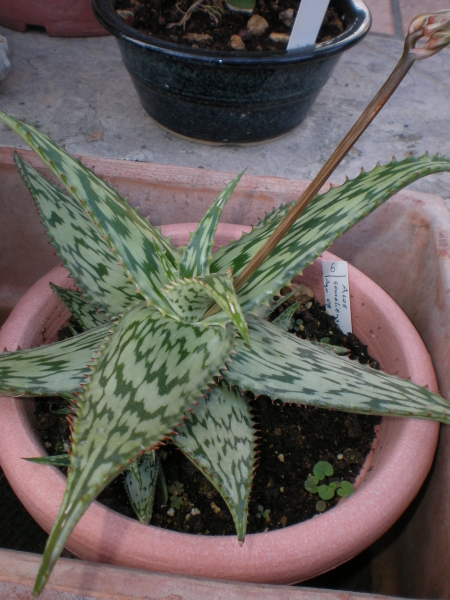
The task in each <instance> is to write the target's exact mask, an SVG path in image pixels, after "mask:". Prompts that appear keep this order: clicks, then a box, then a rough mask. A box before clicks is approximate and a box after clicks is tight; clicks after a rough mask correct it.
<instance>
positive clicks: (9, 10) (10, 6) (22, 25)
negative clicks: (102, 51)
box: [0, 0, 108, 37]
mask: <svg viewBox="0 0 450 600" xmlns="http://www.w3.org/2000/svg"><path fill="white" fill-rule="evenodd" d="M0 25H3V27H8V28H9V29H15V30H16V31H22V32H23V31H26V30H27V29H28V27H29V26H30V25H38V26H40V27H45V29H46V31H47V33H48V35H51V36H56V37H89V36H97V35H108V32H107V31H106V30H105V29H103V27H102V26H101V25H100V24H99V23H98V22H97V20H96V19H95V17H94V13H93V12H92V8H91V0H6V1H4V2H2V3H1V4H0Z"/></svg>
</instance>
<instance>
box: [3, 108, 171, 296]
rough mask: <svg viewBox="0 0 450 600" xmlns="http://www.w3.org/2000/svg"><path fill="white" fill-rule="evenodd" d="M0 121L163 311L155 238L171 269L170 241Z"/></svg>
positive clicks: (33, 139)
mask: <svg viewBox="0 0 450 600" xmlns="http://www.w3.org/2000/svg"><path fill="white" fill-rule="evenodd" d="M0 119H1V120H2V121H3V122H4V123H5V124H6V125H8V126H9V127H11V129H13V130H14V131H15V132H16V133H17V134H18V135H20V137H21V138H22V139H23V140H24V141H25V142H27V144H28V145H29V146H30V148H32V149H33V150H34V151H35V152H36V154H37V155H38V156H39V157H40V158H41V159H42V161H43V162H44V163H45V164H46V165H47V166H48V167H49V168H50V169H51V171H52V172H53V173H54V174H55V175H56V177H57V178H58V180H59V181H60V182H61V183H62V185H63V186H64V187H65V188H66V189H67V191H68V192H69V193H70V194H71V195H72V196H73V197H74V198H75V199H76V200H78V201H80V202H81V203H82V205H83V206H84V207H85V208H86V210H87V212H88V213H89V214H90V216H91V217H92V219H93V220H94V222H95V223H96V225H97V226H98V227H99V228H100V230H101V231H103V232H104V235H105V238H106V240H107V242H108V244H110V246H111V247H112V249H113V252H114V253H115V254H116V256H117V257H118V259H119V260H120V261H121V262H122V263H123V267H124V268H125V269H126V271H127V272H128V274H129V276H130V277H132V278H133V280H134V282H135V284H136V286H137V288H138V290H139V291H140V292H141V293H142V294H143V295H144V296H145V297H146V298H147V299H148V300H149V301H150V302H153V303H154V304H155V305H157V306H160V305H161V304H162V307H163V308H165V307H164V301H163V297H162V293H161V287H162V286H163V285H164V284H165V283H166V282H167V277H166V274H165V272H164V270H163V268H162V267H161V264H160V262H159V260H158V256H157V253H156V251H155V248H154V245H153V241H152V239H153V238H155V237H156V238H158V239H159V241H160V242H161V243H162V244H163V246H164V247H165V249H166V250H167V253H168V255H169V256H172V259H173V264H174V265H175V262H176V260H179V259H180V258H181V257H180V256H179V254H178V251H177V250H175V248H173V246H172V244H171V242H170V241H169V240H168V239H166V238H164V237H163V236H162V234H161V233H160V232H159V231H158V230H157V229H156V228H154V227H153V226H151V225H150V223H149V222H148V221H147V220H146V219H144V217H142V216H141V215H140V214H139V213H138V211H137V210H135V209H133V208H132V207H131V206H130V205H129V204H128V202H126V201H125V200H124V199H123V198H121V197H120V196H119V194H118V193H117V192H116V191H115V190H113V189H111V188H110V187H109V186H108V184H107V183H106V182H104V181H102V180H101V179H99V178H98V177H96V176H95V175H94V173H93V172H92V171H90V170H89V169H87V168H86V167H85V166H84V165H83V164H82V163H81V162H80V161H77V160H75V159H74V158H72V157H71V156H70V154H67V152H66V151H65V150H63V149H62V148H60V147H59V146H58V145H57V144H55V143H54V142H53V141H52V140H51V139H50V137H49V136H48V135H44V134H43V133H41V132H40V131H38V130H37V129H36V128H34V127H33V126H32V125H28V124H27V123H22V122H20V121H17V120H16V119H13V118H12V117H10V116H8V115H6V114H5V113H4V112H2V111H0Z"/></svg>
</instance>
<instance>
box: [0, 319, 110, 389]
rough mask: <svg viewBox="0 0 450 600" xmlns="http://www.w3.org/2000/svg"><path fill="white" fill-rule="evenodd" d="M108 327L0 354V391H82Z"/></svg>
mask: <svg viewBox="0 0 450 600" xmlns="http://www.w3.org/2000/svg"><path fill="white" fill-rule="evenodd" d="M109 329H110V325H103V326H102V327H99V328H97V329H91V330H90V331H87V332H85V333H82V334H80V335H77V336H76V337H73V338H69V339H67V340H63V341H62V342H55V343H54V344H49V345H48V346H39V347H38V348H31V349H30V350H20V351H17V352H4V353H3V354H0V392H1V393H3V394H8V395H10V396H11V395H12V396H22V395H24V394H29V395H35V396H41V395H42V396H54V395H55V394H59V395H61V396H67V395H70V394H72V393H73V392H74V391H77V390H78V391H81V388H80V384H81V383H84V382H85V381H86V377H87V376H88V375H89V374H90V373H91V367H90V366H89V365H92V364H93V362H94V361H95V360H96V359H97V357H98V355H99V350H100V347H101V346H102V345H104V344H105V337H106V336H107V334H108V330H109Z"/></svg>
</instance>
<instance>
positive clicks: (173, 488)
mask: <svg viewBox="0 0 450 600" xmlns="http://www.w3.org/2000/svg"><path fill="white" fill-rule="evenodd" d="M169 492H170V494H171V496H170V507H171V508H174V509H175V510H180V508H181V507H182V506H183V504H184V500H183V497H182V496H183V494H184V485H183V484H182V483H180V482H179V481H175V482H174V483H172V485H170V486H169Z"/></svg>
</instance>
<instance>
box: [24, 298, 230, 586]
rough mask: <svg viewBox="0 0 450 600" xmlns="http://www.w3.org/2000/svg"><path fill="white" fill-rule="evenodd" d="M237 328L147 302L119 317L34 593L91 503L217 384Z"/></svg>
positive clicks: (86, 403)
mask: <svg viewBox="0 0 450 600" xmlns="http://www.w3.org/2000/svg"><path fill="white" fill-rule="evenodd" d="M234 331H235V330H234V328H233V327H231V326H228V327H227V328H226V329H224V328H222V327H214V326H209V327H205V326H203V325H197V324H185V323H181V322H179V321H175V320H173V319H172V318H170V317H167V316H163V315H162V314H161V313H160V312H159V311H158V310H157V309H152V308H151V307H147V306H145V305H139V306H137V307H135V308H133V309H132V310H131V311H129V312H128V313H126V314H125V315H124V317H123V318H122V319H121V320H120V321H119V322H118V324H117V326H116V329H115V331H114V333H113V334H112V336H111V339H110V341H109V343H108V344H107V346H106V349H105V351H104V353H103V354H102V356H101V357H100V359H99V360H98V363H97V365H96V367H95V369H94V371H93V374H92V376H91V379H90V381H89V383H88V384H87V386H86V390H85V392H84V393H83V394H81V395H80V398H79V410H78V415H77V418H76V420H75V422H74V425H73V433H72V439H73V443H72V455H71V468H70V471H69V475H68V480H67V488H66V492H65V494H64V498H63V502H62V504H61V508H60V512H59V515H58V517H57V519H56V521H55V524H54V526H53V530H52V532H51V534H50V537H49V539H48V542H47V546H46V549H45V553H44V557H43V560H42V565H41V568H40V570H39V574H38V577H37V581H36V587H35V593H39V592H40V591H41V590H42V588H43V586H44V584H45V581H46V580H47V578H48V576H49V574H50V571H51V569H52V568H53V565H54V564H55V561H56V560H57V558H58V556H59V555H60V554H61V551H62V549H63V547H64V544H65V543H66V541H67V539H68V537H69V535H70V533H71V532H72V529H73V528H74V527H75V525H76V523H77V522H78V520H79V519H80V518H81V516H82V515H83V513H84V512H85V511H86V509H87V508H88V506H89V505H90V504H91V502H92V501H93V500H94V499H95V498H96V497H97V496H98V494H99V493H100V492H101V491H102V490H103V489H104V488H105V486H106V485H107V484H108V483H109V482H110V481H111V480H112V479H113V478H114V477H116V476H117V475H118V474H119V473H120V472H122V471H123V470H124V469H126V468H128V465H129V464H130V462H131V461H132V460H133V459H134V458H135V457H136V456H138V455H140V454H143V453H144V452H146V451H148V450H149V449H151V448H152V447H155V446H157V445H158V444H159V443H160V442H161V440H163V439H164V437H165V436H167V435H169V434H170V432H172V431H173V429H174V427H175V426H176V425H177V424H178V423H179V422H180V419H181V418H182V416H183V414H184V413H185V411H186V410H187V409H188V408H189V407H190V406H191V405H192V404H194V402H195V401H196V399H197V398H198V397H199V396H201V393H202V390H204V389H206V388H207V387H208V384H209V383H210V382H212V381H213V376H214V375H216V374H218V372H219V369H220V367H221V366H222V365H223V364H224V362H225V361H226V360H227V359H229V357H230V353H231V352H232V351H233V346H234V343H235V334H234Z"/></svg>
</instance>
